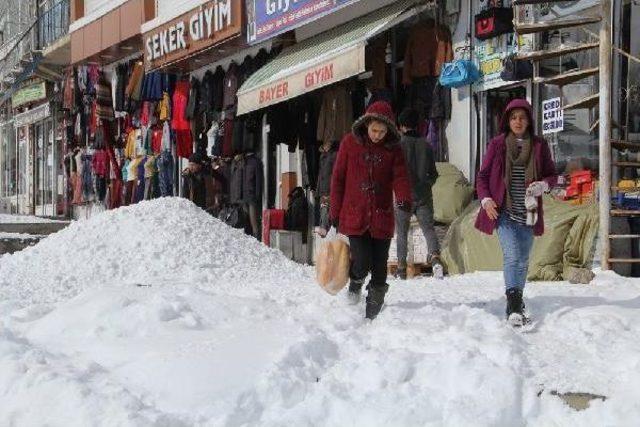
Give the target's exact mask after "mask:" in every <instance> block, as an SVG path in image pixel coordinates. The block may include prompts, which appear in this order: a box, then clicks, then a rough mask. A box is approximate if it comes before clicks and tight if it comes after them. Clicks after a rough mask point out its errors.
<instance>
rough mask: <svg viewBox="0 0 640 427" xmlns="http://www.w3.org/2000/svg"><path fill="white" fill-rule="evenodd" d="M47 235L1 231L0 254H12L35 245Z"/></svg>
mask: <svg viewBox="0 0 640 427" xmlns="http://www.w3.org/2000/svg"><path fill="white" fill-rule="evenodd" d="M45 237H46V236H42V235H30V234H20V233H6V232H0V255H4V254H12V253H14V252H18V251H21V250H23V249H25V248H28V247H29V246H33V245H35V244H36V243H38V242H39V241H40V240H41V239H43V238H45Z"/></svg>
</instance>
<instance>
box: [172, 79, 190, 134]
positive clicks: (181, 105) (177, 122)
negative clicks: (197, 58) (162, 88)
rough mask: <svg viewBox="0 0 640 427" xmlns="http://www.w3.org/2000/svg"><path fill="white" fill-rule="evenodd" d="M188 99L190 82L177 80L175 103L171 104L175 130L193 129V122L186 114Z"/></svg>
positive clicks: (174, 93)
mask: <svg viewBox="0 0 640 427" xmlns="http://www.w3.org/2000/svg"><path fill="white" fill-rule="evenodd" d="M188 99H189V82H188V81H179V82H177V83H176V88H175V90H174V91H173V105H172V106H171V128H172V129H173V130H189V131H190V130H191V123H189V120H188V119H187V118H186V116H185V111H186V108H187V102H188Z"/></svg>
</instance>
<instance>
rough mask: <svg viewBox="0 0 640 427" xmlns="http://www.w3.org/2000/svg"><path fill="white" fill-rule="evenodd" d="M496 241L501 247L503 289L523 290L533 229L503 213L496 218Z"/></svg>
mask: <svg viewBox="0 0 640 427" xmlns="http://www.w3.org/2000/svg"><path fill="white" fill-rule="evenodd" d="M498 239H499V240H500V246H501V247H502V259H503V264H504V267H503V268H504V284H505V287H506V288H507V289H511V288H518V289H524V284H525V282H526V281H527V270H528V268H529V254H530V253H531V247H532V246H533V227H529V226H527V225H523V224H519V223H517V222H515V221H514V220H512V219H511V218H509V216H508V215H506V214H504V213H503V214H501V215H500V218H498Z"/></svg>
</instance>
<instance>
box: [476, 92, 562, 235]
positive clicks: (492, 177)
mask: <svg viewBox="0 0 640 427" xmlns="http://www.w3.org/2000/svg"><path fill="white" fill-rule="evenodd" d="M516 108H523V109H525V110H526V111H527V113H528V115H529V133H530V134H531V135H533V129H534V126H533V114H532V111H531V105H530V104H529V103H528V102H527V101H526V100H524V99H515V100H513V101H511V102H510V103H509V105H507V108H506V109H505V112H504V115H503V116H502V123H501V128H502V129H503V133H502V134H500V135H498V136H497V137H495V138H493V139H492V140H491V142H489V147H488V148H487V153H486V154H485V156H484V160H483V161H482V166H481V167H480V171H479V172H478V175H477V176H476V191H477V193H478V199H480V200H482V199H484V198H486V197H490V198H492V199H493V201H494V202H495V203H496V205H498V211H501V210H502V207H503V206H502V205H503V203H504V199H505V195H506V191H507V189H506V185H505V182H504V171H505V167H506V152H507V144H506V141H505V140H506V136H507V131H505V130H506V129H508V126H509V114H510V113H511V110H514V109H516ZM532 141H533V155H534V162H535V167H536V171H537V175H538V179H539V180H541V181H546V182H547V184H549V187H553V186H554V185H556V182H557V178H558V177H557V175H556V167H555V164H554V163H553V160H552V159H551V151H550V150H549V145H548V144H547V142H546V141H545V140H544V139H542V138H540V137H537V136H533V137H532ZM529 184H531V183H530V182H527V183H525V185H527V186H528V185H529ZM543 214H544V212H543V209H542V197H539V198H538V221H537V222H536V223H535V225H534V226H533V234H534V235H535V236H542V234H543V233H544V219H543V216H544V215H543ZM497 223H498V221H497V220H492V219H490V218H489V216H488V215H487V212H486V211H485V210H484V209H482V208H480V212H479V213H478V217H477V218H476V223H475V226H476V228H477V229H478V230H480V231H482V232H483V233H486V234H493V230H495V229H496V227H497Z"/></svg>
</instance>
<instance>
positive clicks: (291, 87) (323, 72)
mask: <svg viewBox="0 0 640 427" xmlns="http://www.w3.org/2000/svg"><path fill="white" fill-rule="evenodd" d="M417 3H419V1H418V0H401V1H398V2H395V3H394V4H393V5H390V6H387V7H384V8H382V9H379V10H377V11H375V12H372V13H370V14H368V15H366V16H363V17H361V18H358V19H355V20H353V21H351V22H349V23H346V24H344V25H341V26H339V27H336V28H335V29H332V30H329V31H327V32H324V33H322V34H319V35H317V36H315V37H311V38H309V39H307V40H304V41H302V42H300V43H298V44H296V45H294V46H291V47H289V48H287V49H285V50H283V51H282V53H281V54H280V55H279V56H278V57H277V58H275V59H274V60H273V61H271V62H270V63H268V64H267V65H265V66H264V67H262V68H261V69H259V70H258V71H256V72H255V73H254V74H253V75H252V76H251V77H249V78H248V79H247V81H245V82H244V84H243V85H242V87H240V89H239V90H238V115H240V114H246V113H249V112H251V111H255V110H258V109H260V108H264V107H267V106H269V105H273V104H277V103H280V102H283V101H286V100H288V99H291V98H295V97H297V96H300V95H302V94H304V93H307V92H310V91H312V90H315V89H318V88H321V87H323V86H327V85H330V84H333V83H335V82H338V81H340V80H344V79H347V78H349V77H352V76H355V75H358V74H360V73H363V72H364V71H365V63H364V59H365V58H364V54H365V50H364V49H365V46H366V43H367V39H369V38H371V37H373V36H375V35H376V34H379V33H381V32H383V31H385V30H387V29H388V28H390V27H392V26H394V25H396V24H397V23H399V22H402V21H404V20H406V19H408V18H409V17H411V16H413V15H414V14H415V13H416V12H417V10H418V7H417V6H415V5H416V4H417ZM420 3H422V2H420Z"/></svg>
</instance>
